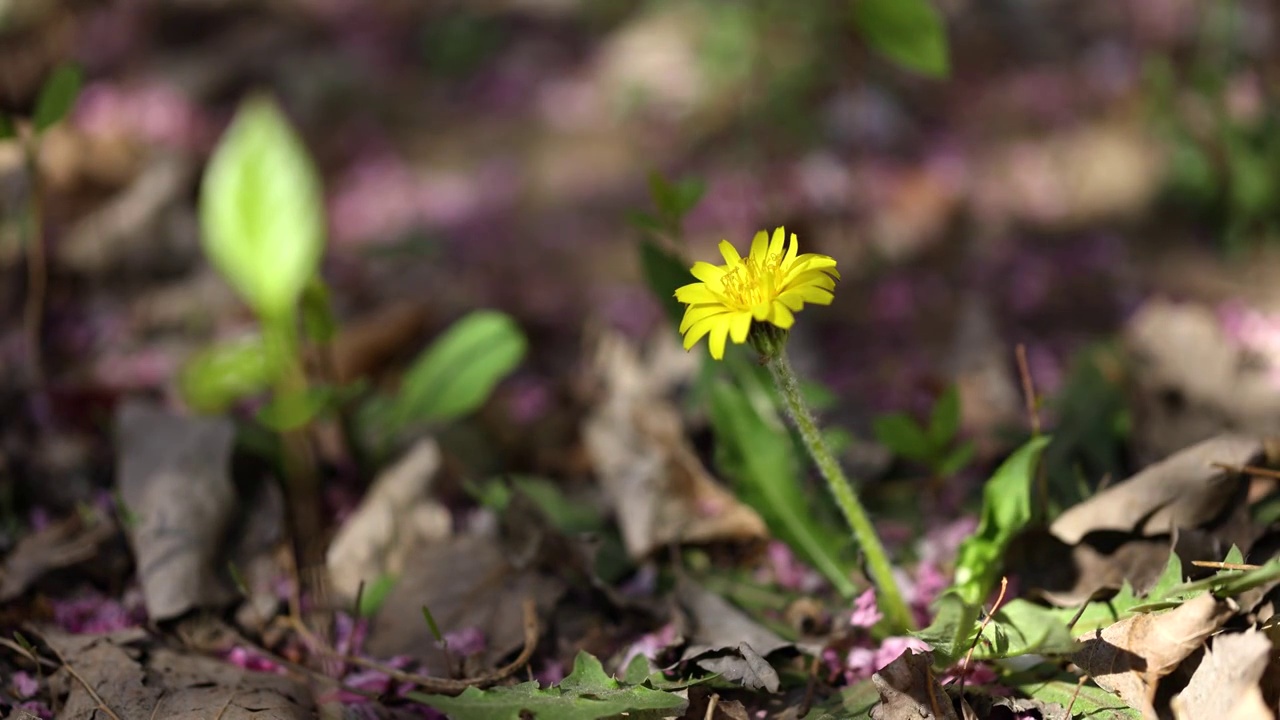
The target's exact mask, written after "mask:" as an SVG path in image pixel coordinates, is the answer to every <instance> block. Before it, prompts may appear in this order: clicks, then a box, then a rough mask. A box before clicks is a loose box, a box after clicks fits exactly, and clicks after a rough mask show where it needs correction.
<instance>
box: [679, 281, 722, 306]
mask: <svg viewBox="0 0 1280 720" xmlns="http://www.w3.org/2000/svg"><path fill="white" fill-rule="evenodd" d="M676 299H677V300H679V301H680V302H682V303H684V304H686V305H697V304H702V303H718V302H720V297H719V296H717V295H716V294H715V292H714V291H712V290H711V288H709V287H707V284H706V283H700V282H696V283H689V284H688V285H685V286H683V287H680V288H677V289H676Z"/></svg>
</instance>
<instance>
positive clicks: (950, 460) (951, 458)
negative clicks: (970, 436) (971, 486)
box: [934, 442, 977, 478]
mask: <svg viewBox="0 0 1280 720" xmlns="http://www.w3.org/2000/svg"><path fill="white" fill-rule="evenodd" d="M976 450H977V447H976V446H975V445H974V444H973V443H971V442H967V443H964V444H963V445H960V446H957V447H956V448H954V449H953V450H952V451H951V452H950V453H949V454H948V455H947V456H946V457H944V458H943V459H942V461H941V462H939V463H938V464H937V466H936V467H935V468H934V472H936V473H937V474H938V476H939V477H944V478H945V477H950V476H952V475H955V474H956V473H958V472H960V471H961V470H963V469H965V467H967V466H968V465H969V463H970V462H971V461H972V460H973V454H974V452H975V451H976Z"/></svg>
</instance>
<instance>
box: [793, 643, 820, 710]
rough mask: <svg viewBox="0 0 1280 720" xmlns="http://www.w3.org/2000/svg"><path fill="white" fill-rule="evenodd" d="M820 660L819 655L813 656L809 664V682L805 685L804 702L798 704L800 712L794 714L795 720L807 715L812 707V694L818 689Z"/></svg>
mask: <svg viewBox="0 0 1280 720" xmlns="http://www.w3.org/2000/svg"><path fill="white" fill-rule="evenodd" d="M821 660H822V656H821V655H814V656H813V660H812V661H811V662H810V663H809V681H808V682H807V683H805V688H804V700H803V701H802V702H801V703H800V710H799V711H798V712H796V717H797V718H802V717H804V716H806V715H808V714H809V710H810V709H811V708H812V707H813V693H814V691H815V690H817V687H818V664H819V663H820V662H821Z"/></svg>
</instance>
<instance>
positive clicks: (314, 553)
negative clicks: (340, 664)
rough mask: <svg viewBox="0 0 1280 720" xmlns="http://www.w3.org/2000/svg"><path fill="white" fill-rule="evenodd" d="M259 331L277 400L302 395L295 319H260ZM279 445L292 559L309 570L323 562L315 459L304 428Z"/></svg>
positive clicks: (290, 433)
mask: <svg viewBox="0 0 1280 720" xmlns="http://www.w3.org/2000/svg"><path fill="white" fill-rule="evenodd" d="M262 331H263V340H264V342H265V343H266V345H267V353H268V355H269V357H270V361H271V362H272V363H273V364H274V365H275V368H276V381H275V387H274V392H275V396H276V398H277V399H279V398H288V397H300V396H302V395H305V394H306V392H307V375H306V371H305V370H304V369H303V367H302V359H301V356H300V354H299V350H300V344H299V341H298V329H297V322H296V319H295V318H294V317H293V316H291V315H290V316H286V317H283V318H263V323H262ZM280 441H281V464H282V466H283V470H284V490H285V503H286V505H287V507H288V510H289V519H290V521H291V525H292V530H293V532H292V535H293V547H294V555H295V557H296V559H297V564H298V569H299V570H309V569H310V568H311V567H312V566H313V565H316V564H317V563H319V562H322V561H323V547H322V545H321V539H320V533H321V529H322V528H321V525H322V522H321V508H320V488H319V482H318V477H317V475H316V467H315V459H314V457H313V456H312V454H311V443H310V441H309V440H308V437H307V431H306V427H305V426H304V427H302V428H294V429H292V430H285V431H283V432H282V433H281V434H280Z"/></svg>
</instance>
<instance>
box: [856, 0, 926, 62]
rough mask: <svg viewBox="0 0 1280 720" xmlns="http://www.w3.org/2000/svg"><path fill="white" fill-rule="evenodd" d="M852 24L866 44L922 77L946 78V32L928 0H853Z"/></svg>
mask: <svg viewBox="0 0 1280 720" xmlns="http://www.w3.org/2000/svg"><path fill="white" fill-rule="evenodd" d="M853 17H854V23H855V24H856V25H857V27H858V31H859V32H860V33H861V34H862V37H863V38H865V39H866V41H867V44H869V45H870V46H871V47H873V48H875V49H876V50H877V51H878V52H880V53H881V54H883V55H885V56H886V57H888V58H889V59H891V60H893V61H895V62H897V63H898V64H900V65H902V66H904V67H906V68H908V69H910V70H914V71H916V72H918V73H920V74H922V75H927V76H929V77H934V78H943V77H946V76H947V74H948V73H949V72H950V67H949V61H948V58H947V54H948V51H947V33H946V27H945V26H944V24H943V21H942V15H941V14H940V13H939V12H938V11H937V9H936V8H934V7H933V5H931V4H930V3H929V0H854V4H853Z"/></svg>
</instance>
